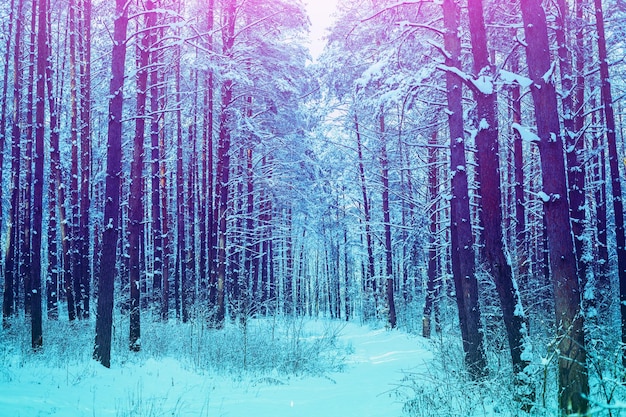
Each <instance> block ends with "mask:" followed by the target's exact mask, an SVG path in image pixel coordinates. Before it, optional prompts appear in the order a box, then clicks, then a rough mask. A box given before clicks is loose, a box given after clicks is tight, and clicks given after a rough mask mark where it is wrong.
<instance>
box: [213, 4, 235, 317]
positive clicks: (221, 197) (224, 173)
mask: <svg viewBox="0 0 626 417" xmlns="http://www.w3.org/2000/svg"><path fill="white" fill-rule="evenodd" d="M236 6H237V4H236V1H235V0H229V1H228V2H227V3H226V4H225V5H224V7H225V8H224V17H223V19H224V22H223V29H222V53H223V55H224V56H227V57H230V56H232V53H233V45H234V42H235V19H236V12H237V10H236ZM233 84H234V83H233V80H232V79H228V78H227V79H225V80H224V81H223V82H222V93H221V97H222V98H221V100H222V101H221V108H220V121H219V146H218V151H217V153H218V155H217V164H218V168H217V183H216V190H217V192H216V195H217V199H218V205H217V208H218V215H217V222H218V233H217V279H216V295H217V297H216V305H215V307H216V311H215V318H214V322H215V325H216V327H218V328H221V327H223V325H224V314H225V305H224V286H225V283H226V245H227V241H226V239H227V237H226V233H227V225H228V206H229V200H228V188H229V187H228V181H229V173H230V141H231V129H233V127H234V126H233V122H234V120H233V110H232V108H231V107H232V106H231V101H232V98H233Z"/></svg>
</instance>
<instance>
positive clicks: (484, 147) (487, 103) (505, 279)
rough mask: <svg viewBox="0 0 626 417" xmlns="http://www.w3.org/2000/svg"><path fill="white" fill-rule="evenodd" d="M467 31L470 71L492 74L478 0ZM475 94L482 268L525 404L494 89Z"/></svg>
mask: <svg viewBox="0 0 626 417" xmlns="http://www.w3.org/2000/svg"><path fill="white" fill-rule="evenodd" d="M468 1H469V3H468V11H469V16H468V17H469V26H470V37H471V43H472V55H473V57H474V72H475V75H476V76H477V77H492V65H491V63H490V61H489V48H488V45H487V31H486V29H485V21H484V12H483V2H482V0H468ZM474 97H475V99H476V116H477V127H478V131H477V133H476V138H475V142H476V148H477V151H478V152H477V154H476V157H477V161H478V174H479V177H480V195H481V203H482V204H481V205H482V224H483V233H482V234H483V239H484V245H485V246H484V250H483V251H482V253H483V254H484V256H485V263H484V265H485V269H486V271H487V272H488V273H489V275H491V276H492V277H493V279H494V282H495V284H496V291H497V293H498V297H499V299H500V306H501V309H502V318H503V319H504V324H505V327H506V333H507V337H508V341H509V349H510V351H511V361H512V362H513V374H514V375H515V378H514V379H515V384H516V386H517V389H518V394H519V396H520V398H519V400H521V401H522V403H523V408H525V409H529V408H530V406H531V404H532V402H533V401H534V397H535V395H534V392H533V391H534V389H533V387H532V385H531V384H530V383H529V381H530V378H529V375H528V374H526V373H525V369H526V367H527V366H528V365H530V360H528V359H524V358H523V356H522V354H523V353H524V350H525V349H531V348H530V346H525V344H529V343H530V341H529V339H528V332H527V329H528V325H527V320H526V317H525V313H524V309H523V307H522V300H521V297H520V294H519V292H518V290H517V283H516V282H515V281H514V277H513V268H512V266H511V264H510V262H509V257H508V256H507V255H506V254H505V253H504V248H505V247H506V242H505V230H504V226H503V225H504V222H503V218H502V190H501V185H500V150H499V143H498V132H499V127H498V114H497V102H496V94H495V92H493V91H491V92H490V91H480V90H478V89H477V90H475V91H474Z"/></svg>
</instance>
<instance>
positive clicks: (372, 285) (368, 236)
mask: <svg viewBox="0 0 626 417" xmlns="http://www.w3.org/2000/svg"><path fill="white" fill-rule="evenodd" d="M354 131H355V133H356V149H357V157H358V160H359V180H360V185H361V195H362V197H363V216H364V221H363V223H364V227H365V245H366V249H367V269H366V273H367V275H366V276H364V277H363V279H364V281H365V288H366V290H369V289H371V291H372V296H373V298H374V312H373V314H374V315H376V310H377V308H376V302H377V292H378V288H377V285H376V271H375V265H374V245H373V242H372V231H371V222H372V219H371V213H370V202H369V198H368V195H367V183H366V181H365V167H364V163H363V144H362V140H361V131H360V128H359V120H358V117H357V114H356V112H355V113H354ZM368 314H369V312H368V311H366V312H365V315H366V318H367V317H368Z"/></svg>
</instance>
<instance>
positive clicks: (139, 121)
mask: <svg viewBox="0 0 626 417" xmlns="http://www.w3.org/2000/svg"><path fill="white" fill-rule="evenodd" d="M153 20H154V13H147V14H146V17H145V21H144V22H145V23H144V24H145V27H144V28H143V29H144V31H143V32H142V34H141V37H140V42H138V43H137V110H136V116H137V117H136V118H135V136H134V141H133V159H132V162H131V167H130V192H129V196H128V198H129V201H128V272H129V284H130V285H129V286H130V330H129V348H130V350H132V351H134V352H138V351H139V350H140V349H141V345H140V343H139V340H140V337H141V292H140V281H141V272H140V267H141V257H142V256H144V254H143V253H142V252H141V248H142V246H141V239H142V238H143V213H144V208H143V204H142V196H143V190H142V185H143V178H142V177H143V176H142V173H143V164H144V157H143V156H144V152H145V146H144V143H145V132H146V113H147V112H146V103H147V89H148V65H149V64H150V35H149V28H150V27H151V26H152V25H153V23H154V22H153Z"/></svg>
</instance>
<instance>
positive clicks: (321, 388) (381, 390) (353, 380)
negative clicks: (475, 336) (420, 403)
mask: <svg viewBox="0 0 626 417" xmlns="http://www.w3.org/2000/svg"><path fill="white" fill-rule="evenodd" d="M341 339H342V340H343V341H344V342H346V343H350V344H351V345H352V347H353V349H354V353H353V354H352V355H351V356H350V357H349V358H348V361H349V363H348V366H347V369H346V370H345V371H344V372H341V373H336V374H332V375H330V377H331V378H332V380H331V379H328V378H302V379H295V380H292V381H290V382H289V384H288V385H280V386H263V387H261V388H259V389H258V390H256V391H255V392H252V393H251V394H252V395H250V397H249V398H247V399H245V400H244V402H241V400H242V398H241V397H239V396H237V395H234V396H233V397H230V396H229V395H228V394H224V397H223V400H224V403H223V405H222V406H221V407H220V408H221V409H220V411H221V412H223V414H221V413H218V415H223V416H227V417H230V416H232V417H240V416H248V415H252V414H251V411H252V410H254V415H255V416H263V417H265V416H268V417H269V416H280V417H283V416H294V417H295V416H297V417H322V416H323V417H334V416H337V417H339V416H342V417H351V416H354V417H357V416H358V417H394V416H400V415H401V409H402V405H401V404H399V403H398V402H397V401H396V399H395V397H394V396H393V395H392V394H391V393H390V390H392V389H393V388H394V384H395V383H397V382H398V381H399V380H400V379H401V378H402V371H403V370H413V369H415V368H416V367H417V366H421V365H423V364H424V363H425V362H426V361H428V360H430V359H431V358H432V354H431V353H430V352H428V351H426V350H425V349H423V348H421V349H420V348H419V347H418V340H419V339H417V338H415V337H409V336H407V335H406V334H405V333H402V332H398V331H386V330H370V329H367V328H364V327H360V326H357V325H354V324H349V325H348V326H347V327H346V328H345V329H344V331H343V332H342V336H341ZM422 345H423V344H422Z"/></svg>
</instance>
